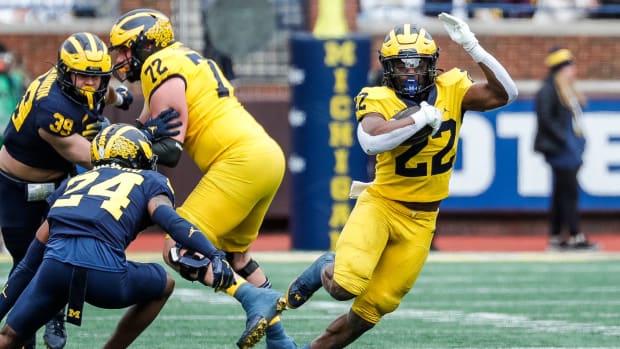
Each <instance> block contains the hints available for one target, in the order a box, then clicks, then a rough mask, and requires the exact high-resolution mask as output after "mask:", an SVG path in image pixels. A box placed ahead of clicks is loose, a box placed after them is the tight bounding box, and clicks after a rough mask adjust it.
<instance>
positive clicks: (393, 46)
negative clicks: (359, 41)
mask: <svg viewBox="0 0 620 349" xmlns="http://www.w3.org/2000/svg"><path fill="white" fill-rule="evenodd" d="M438 58H439V49H438V48H437V46H436V45H435V41H434V40H433V38H432V37H431V35H430V34H429V33H428V32H427V31H426V30H425V29H424V28H420V27H418V26H417V25H415V24H402V25H398V26H396V27H394V28H393V29H392V30H391V31H390V32H389V33H388V34H387V35H386V36H385V39H384V41H383V45H382V46H381V49H380V50H379V61H380V62H381V65H382V67H383V84H384V85H386V86H388V87H390V88H392V89H393V90H394V92H396V94H397V95H399V96H401V97H403V98H409V99H415V100H420V99H422V98H423V97H424V95H425V94H426V93H428V91H429V90H430V89H431V87H432V86H433V85H434V84H435V78H436V77H437V70H436V68H435V65H436V64H437V59H438Z"/></svg>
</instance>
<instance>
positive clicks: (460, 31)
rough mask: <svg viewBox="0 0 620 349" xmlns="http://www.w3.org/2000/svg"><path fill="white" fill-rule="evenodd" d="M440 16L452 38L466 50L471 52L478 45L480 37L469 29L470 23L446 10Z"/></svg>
mask: <svg viewBox="0 0 620 349" xmlns="http://www.w3.org/2000/svg"><path fill="white" fill-rule="evenodd" d="M438 17H439V20H440V21H442V22H443V26H444V28H446V31H447V32H448V34H449V35H450V39H452V41H454V42H456V43H457V44H459V45H461V46H462V47H463V48H464V49H465V51H467V52H470V51H471V50H473V49H474V47H476V45H478V39H476V36H475V35H474V33H472V32H471V30H470V29H469V25H467V23H465V22H464V21H463V20H461V19H459V18H456V17H454V16H452V15H450V14H447V13H445V12H442V13H440V14H439V16H438Z"/></svg>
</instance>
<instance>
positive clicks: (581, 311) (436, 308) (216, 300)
mask: <svg viewBox="0 0 620 349" xmlns="http://www.w3.org/2000/svg"><path fill="white" fill-rule="evenodd" d="M255 257H256V259H258V260H259V261H262V265H263V267H264V268H265V270H266V271H267V273H268V274H269V275H270V276H271V279H272V281H273V284H274V286H275V287H276V288H277V289H279V290H282V291H284V290H285V288H286V287H287V286H288V283H289V282H290V281H291V280H292V279H293V278H294V277H295V276H296V275H297V274H298V273H300V272H301V271H302V270H303V269H304V268H305V266H306V265H307V264H308V263H309V262H307V261H309V260H312V258H313V257H314V256H313V255H312V254H302V255H299V254H257V255H256V256H255ZM141 258H146V259H147V260H148V259H153V258H157V257H155V256H147V257H141ZM8 267H9V264H8V263H6V262H3V263H2V264H0V272H2V275H6V272H7V271H8ZM394 276H395V277H397V276H398V271H394ZM176 279H177V280H178V281H177V286H176V289H175V293H174V294H173V295H172V297H171V299H170V301H169V302H168V304H167V305H166V307H165V308H164V310H163V311H162V313H161V314H160V316H159V318H158V319H156V320H155V322H154V323H153V324H152V325H151V326H150V327H149V328H148V329H147V331H146V332H145V333H144V334H143V335H142V336H141V337H140V338H138V340H137V341H136V342H135V343H134V345H133V346H132V348H149V349H150V348H218V349H219V348H236V346H235V345H234V343H235V341H236V339H237V337H238V335H239V334H240V333H241V331H242V330H243V327H244V321H245V317H244V314H243V312H242V310H241V307H240V306H239V305H238V304H237V303H236V301H235V300H234V299H232V298H231V297H228V296H226V295H224V294H219V293H218V294H215V293H214V292H212V291H211V289H208V288H206V287H204V286H201V285H200V284H198V283H195V284H192V283H190V282H188V281H185V280H183V279H181V278H178V277H177V278H176ZM348 305H349V303H346V302H345V303H343V302H335V301H332V300H330V298H329V297H328V295H327V294H326V293H325V292H324V291H322V290H321V291H319V292H318V293H317V294H316V295H315V297H314V298H312V300H311V301H310V302H309V303H307V304H306V305H305V306H304V307H302V308H301V309H298V310H288V311H286V312H285V313H284V315H283V321H284V324H285V326H286V328H287V331H288V333H289V334H290V335H291V336H293V337H294V338H295V339H296V340H297V342H298V344H300V345H301V344H305V343H307V342H308V341H309V340H311V339H312V338H313V337H314V336H316V335H317V334H318V333H320V332H321V331H322V330H323V329H324V328H325V326H326V325H327V324H328V323H329V322H330V321H331V320H332V319H333V318H335V317H336V316H337V315H339V314H342V313H344V312H346V311H347V310H348ZM122 313H123V312H122V311H116V310H105V311H104V310H99V309H96V308H93V307H89V306H87V307H86V308H85V311H84V320H83V324H82V327H81V328H78V327H75V326H73V325H68V332H69V343H68V345H67V346H66V348H100V347H101V346H102V345H103V343H104V342H105V341H106V339H107V337H108V336H109V334H110V333H111V331H112V330H113V328H114V327H115V325H116V322H117V320H118V319H119V317H120V316H121V314H122ZM41 336H42V331H39V334H38V338H39V343H38V344H39V345H38V347H40V348H43V345H42V342H41ZM264 347H265V344H264V341H263V342H262V343H260V344H259V345H258V346H257V348H264ZM350 347H351V348H382V349H405V348H424V349H434V348H539V349H540V348H549V349H550V348H598V349H602V348H620V255H612V254H561V253H559V254H501V255H494V254H473V253H472V254H447V253H442V252H438V253H434V254H432V255H431V256H430V258H429V262H428V263H427V265H426V266H425V269H424V270H423V272H422V275H421V276H420V278H419V280H418V282H417V284H416V286H415V287H414V289H413V291H412V292H411V293H410V294H409V295H408V296H407V297H406V298H405V299H404V301H403V303H402V304H401V306H400V308H399V309H398V310H397V311H396V312H395V313H393V314H390V315H388V316H387V317H386V318H385V319H384V320H383V321H382V322H381V323H380V324H379V325H377V327H375V328H374V329H373V330H371V331H370V332H368V333H367V334H366V335H364V336H363V337H362V338H361V339H360V340H359V341H358V342H357V343H355V344H353V345H351V346H350Z"/></svg>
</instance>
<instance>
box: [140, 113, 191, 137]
mask: <svg viewBox="0 0 620 349" xmlns="http://www.w3.org/2000/svg"><path fill="white" fill-rule="evenodd" d="M179 116H180V114H179V112H177V111H176V110H174V109H172V108H168V109H166V110H164V111H162V112H161V113H159V115H157V116H156V117H155V118H153V119H149V120H148V121H147V122H145V123H144V124H142V123H141V122H140V121H138V120H136V124H137V125H138V128H139V129H140V131H142V132H144V134H145V135H146V136H147V137H148V138H149V139H150V140H151V142H156V141H158V140H160V139H162V138H166V137H174V136H176V135H178V134H179V133H181V131H179V130H174V129H175V128H177V127H179V126H181V121H175V122H172V120H174V119H176V118H178V117H179Z"/></svg>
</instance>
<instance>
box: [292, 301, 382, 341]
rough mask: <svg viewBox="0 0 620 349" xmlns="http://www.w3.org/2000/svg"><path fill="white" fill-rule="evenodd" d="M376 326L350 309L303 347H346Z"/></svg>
mask: <svg viewBox="0 0 620 349" xmlns="http://www.w3.org/2000/svg"><path fill="white" fill-rule="evenodd" d="M374 326H375V324H372V323H369V322H367V321H366V320H364V319H362V318H361V317H359V316H358V315H357V314H355V313H354V312H353V311H352V310H350V311H349V312H348V313H347V314H343V315H341V316H339V317H338V318H337V319H336V320H334V321H332V323H331V324H329V325H328V326H327V328H326V329H325V332H323V333H322V334H321V335H320V336H318V337H317V338H316V339H314V340H313V341H312V342H311V343H310V344H309V345H307V346H305V347H303V348H305V349H310V348H332V349H336V348H344V347H346V346H347V345H349V344H351V343H353V342H354V341H355V340H356V339H357V338H359V337H360V336H361V335H362V334H364V333H365V332H366V331H368V330H370V329H372V328H373V327H374Z"/></svg>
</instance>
